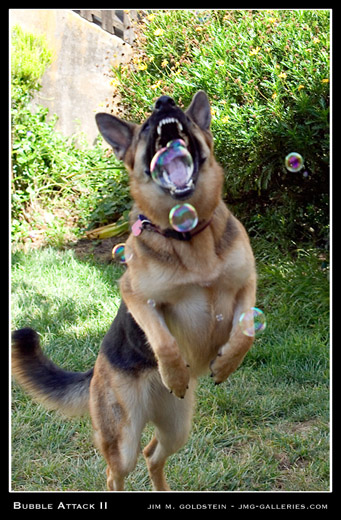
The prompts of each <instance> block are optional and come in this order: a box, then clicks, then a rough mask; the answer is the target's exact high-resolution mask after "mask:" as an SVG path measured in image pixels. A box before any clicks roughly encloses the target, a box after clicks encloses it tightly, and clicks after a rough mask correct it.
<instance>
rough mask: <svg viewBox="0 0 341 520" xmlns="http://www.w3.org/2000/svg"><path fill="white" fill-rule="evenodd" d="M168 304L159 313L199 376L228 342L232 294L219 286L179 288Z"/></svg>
mask: <svg viewBox="0 0 341 520" xmlns="http://www.w3.org/2000/svg"><path fill="white" fill-rule="evenodd" d="M170 301H172V303H168V304H164V305H161V307H160V312H161V313H162V314H163V317H164V319H165V322H166V324H167V326H168V328H169V330H170V332H171V333H172V335H173V336H174V337H175V338H176V340H177V343H178V345H179V348H180V351H181V352H182V355H183V357H184V359H185V360H186V362H187V363H188V364H189V365H190V366H191V371H192V372H193V374H194V375H196V376H198V375H201V374H203V373H205V372H207V370H208V367H209V363H210V361H212V359H213V358H214V357H215V356H216V354H217V351H218V349H219V347H220V346H221V345H223V344H224V343H226V341H228V338H229V334H230V330H231V326H232V316H233V302H234V295H232V294H231V293H230V292H227V291H226V290H224V287H222V286H219V285H218V284H216V285H205V284H204V285H203V286H199V285H192V286H187V287H186V288H183V289H182V290H179V289H178V290H177V293H176V298H174V300H173V298H170Z"/></svg>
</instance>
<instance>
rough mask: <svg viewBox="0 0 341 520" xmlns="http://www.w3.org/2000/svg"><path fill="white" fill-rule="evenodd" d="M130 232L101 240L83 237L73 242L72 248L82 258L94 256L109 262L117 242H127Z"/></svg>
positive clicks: (95, 258) (101, 260) (100, 260)
mask: <svg viewBox="0 0 341 520" xmlns="http://www.w3.org/2000/svg"><path fill="white" fill-rule="evenodd" d="M128 236H129V233H126V234H124V235H121V236H119V237H110V238H104V239H101V240H89V239H88V238H81V239H80V240H78V242H75V243H74V244H72V246H71V247H72V249H73V250H74V251H75V254H76V256H77V257H78V258H80V259H81V260H86V259H87V258H93V259H94V260H96V261H97V262H101V263H104V264H107V263H109V262H112V261H113V259H112V255H111V252H112V249H113V247H114V246H115V245H116V244H119V243H121V242H126V240H127V238H128Z"/></svg>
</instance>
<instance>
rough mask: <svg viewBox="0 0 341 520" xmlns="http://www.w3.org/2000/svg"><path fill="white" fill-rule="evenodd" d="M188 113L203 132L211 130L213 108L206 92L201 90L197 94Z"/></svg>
mask: <svg viewBox="0 0 341 520" xmlns="http://www.w3.org/2000/svg"><path fill="white" fill-rule="evenodd" d="M186 113H187V115H188V116H189V117H190V118H191V119H192V120H193V121H194V122H195V123H196V124H197V125H198V126H199V128H201V130H208V129H209V127H210V124H211V107H210V102H209V100H208V97H207V95H206V92H204V91H203V90H199V92H197V93H196V94H195V96H194V98H193V99H192V103H191V104H190V106H189V107H188V109H187V110H186Z"/></svg>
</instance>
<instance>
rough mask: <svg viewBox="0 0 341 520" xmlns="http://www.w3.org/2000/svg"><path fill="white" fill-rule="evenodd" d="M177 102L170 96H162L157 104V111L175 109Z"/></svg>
mask: <svg viewBox="0 0 341 520" xmlns="http://www.w3.org/2000/svg"><path fill="white" fill-rule="evenodd" d="M175 106H176V105H175V101H174V99H172V98H171V97H169V96H161V97H159V99H157V100H156V102H155V110H164V109H166V108H171V107H175Z"/></svg>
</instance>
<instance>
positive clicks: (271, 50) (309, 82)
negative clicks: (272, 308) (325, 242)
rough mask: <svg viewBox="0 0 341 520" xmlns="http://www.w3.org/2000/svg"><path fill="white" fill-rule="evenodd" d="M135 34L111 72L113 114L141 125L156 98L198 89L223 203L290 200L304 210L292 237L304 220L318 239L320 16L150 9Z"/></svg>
mask: <svg viewBox="0 0 341 520" xmlns="http://www.w3.org/2000/svg"><path fill="white" fill-rule="evenodd" d="M136 31H137V49H136V52H135V53H134V55H133V57H132V59H131V61H130V63H129V64H127V65H121V66H119V67H117V68H114V69H113V76H114V80H113V82H114V85H115V92H117V93H118V94H119V96H120V98H121V110H122V115H125V117H127V116H128V117H130V118H131V119H133V120H139V121H141V120H143V119H144V118H145V117H146V116H147V115H148V111H149V110H150V109H151V107H152V105H153V102H154V101H155V99H156V98H157V97H158V96H160V95H161V94H169V95H171V96H172V97H173V98H174V99H175V100H176V101H177V103H178V104H179V105H180V106H187V105H188V104H189V102H190V100H191V98H192V96H193V94H194V93H195V91H196V90H198V89H203V90H205V91H206V92H207V94H208V96H209V98H210V100H211V102H212V131H213V135H214V139H215V150H216V155H217V158H218V160H219V162H220V163H221V164H222V165H223V167H224V169H225V174H226V178H225V198H226V200H227V201H228V202H229V203H230V204H239V203H240V202H246V201H248V205H249V207H253V208H254V207H255V206H258V209H259V211H261V210H262V211H264V210H265V211H267V209H266V208H267V207H268V206H269V205H271V206H272V207H273V206H275V205H277V206H278V207H285V206H286V204H287V203H288V201H290V204H291V205H292V206H295V208H296V209H298V208H301V209H303V213H304V215H305V216H306V217H305V218H304V219H303V221H302V224H303V228H302V229H300V226H299V222H298V223H297V224H298V225H296V226H295V228H296V232H297V233H298V235H301V236H305V229H307V228H309V227H311V226H312V225H313V224H314V225H313V227H317V228H318V229H319V230H320V231H321V236H322V235H324V236H325V233H326V226H327V225H328V217H329V211H328V192H329V12H328V11H327V10H325V11H324V10H290V9H286V10H200V11H199V10H197V11H196V10H155V11H149V14H147V15H146V16H144V18H143V20H142V25H141V22H140V24H138V25H137V26H136ZM293 151H294V152H298V153H300V154H301V155H302V157H303V158H304V168H303V169H302V170H301V171H300V172H298V173H290V172H288V171H287V170H286V168H285V165H284V159H285V157H286V155H287V154H288V153H290V152H293ZM308 207H310V208H311V207H314V208H315V214H317V213H318V221H317V222H316V220H315V218H316V216H315V217H314V216H313V214H312V212H311V211H307V208H308ZM311 217H312V219H313V220H309V219H311Z"/></svg>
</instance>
